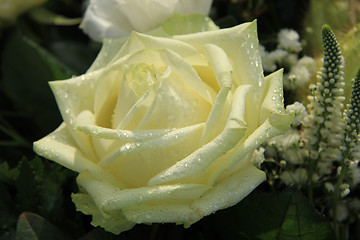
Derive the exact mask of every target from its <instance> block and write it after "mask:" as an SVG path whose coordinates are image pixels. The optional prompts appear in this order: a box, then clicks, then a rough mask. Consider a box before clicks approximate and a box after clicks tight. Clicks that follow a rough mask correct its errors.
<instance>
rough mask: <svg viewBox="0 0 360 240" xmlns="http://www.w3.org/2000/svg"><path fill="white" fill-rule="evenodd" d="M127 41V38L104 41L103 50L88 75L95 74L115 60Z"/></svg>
mask: <svg viewBox="0 0 360 240" xmlns="http://www.w3.org/2000/svg"><path fill="white" fill-rule="evenodd" d="M127 40H128V38H127V37H123V38H118V39H104V40H103V45H102V47H101V50H100V52H99V54H98V56H97V57H96V59H95V61H94V62H93V64H92V65H91V67H90V68H89V70H88V71H87V73H90V72H94V71H96V70H99V69H100V68H103V67H105V66H107V65H108V64H109V63H110V62H111V61H112V60H113V59H114V57H115V56H116V55H117V53H118V52H119V51H120V49H121V47H122V46H123V45H124V44H125V42H126V41H127Z"/></svg>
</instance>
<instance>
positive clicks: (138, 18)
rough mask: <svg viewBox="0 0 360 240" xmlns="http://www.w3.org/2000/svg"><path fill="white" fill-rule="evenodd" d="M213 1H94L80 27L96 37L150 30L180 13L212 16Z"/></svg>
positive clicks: (90, 4) (115, 36)
mask: <svg viewBox="0 0 360 240" xmlns="http://www.w3.org/2000/svg"><path fill="white" fill-rule="evenodd" d="M211 4H212V0H196V1H194V0H165V1H164V0H151V1H150V0H107V1H101V0H90V2H89V5H88V7H87V9H86V12H85V16H84V19H83V21H82V23H81V25H80V28H82V29H83V30H84V32H85V33H86V34H88V35H89V36H90V37H91V38H92V39H94V40H96V41H101V40H102V39H104V38H119V37H124V36H128V35H130V33H131V32H132V31H137V32H147V31H150V30H152V29H154V28H156V27H157V26H159V25H160V24H161V23H162V22H164V21H165V20H167V19H168V18H169V17H171V16H172V15H173V14H174V13H179V14H183V15H186V14H197V13H198V14H204V15H208V14H209V11H210V7H211Z"/></svg>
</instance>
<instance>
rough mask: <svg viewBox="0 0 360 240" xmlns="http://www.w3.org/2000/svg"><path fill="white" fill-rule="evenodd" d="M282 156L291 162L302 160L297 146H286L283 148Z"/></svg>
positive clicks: (298, 162) (299, 162)
mask: <svg viewBox="0 0 360 240" xmlns="http://www.w3.org/2000/svg"><path fill="white" fill-rule="evenodd" d="M283 155H284V156H283V157H284V159H285V160H286V161H288V162H290V163H292V164H301V163H303V162H304V159H303V157H302V154H301V152H300V151H299V149H298V148H288V149H285V150H284V153H283Z"/></svg>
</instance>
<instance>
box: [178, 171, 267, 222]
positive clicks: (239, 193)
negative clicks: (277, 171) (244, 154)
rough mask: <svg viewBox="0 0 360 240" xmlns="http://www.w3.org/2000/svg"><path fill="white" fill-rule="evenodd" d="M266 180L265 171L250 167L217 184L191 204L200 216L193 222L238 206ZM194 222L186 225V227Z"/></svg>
mask: <svg viewBox="0 0 360 240" xmlns="http://www.w3.org/2000/svg"><path fill="white" fill-rule="evenodd" d="M265 179H266V175H265V173H264V172H263V171H261V170H259V169H257V168H256V167H254V166H252V165H249V166H248V167H246V168H244V169H243V170H241V171H239V172H238V173H235V174H234V175H232V176H230V177H228V178H227V179H225V180H223V181H222V182H220V183H218V184H216V185H215V186H214V188H213V189H211V190H210V191H209V192H207V193H206V194H205V195H204V196H202V197H201V198H199V199H197V200H195V201H194V203H193V204H191V209H193V210H194V211H195V212H197V213H198V215H199V216H200V217H199V218H198V219H195V220H193V222H196V221H198V220H199V219H201V218H202V217H203V216H206V215H209V214H211V213H213V212H215V211H217V210H220V209H224V208H227V207H231V206H233V205H235V204H237V203H238V202H240V201H241V200H242V199H243V198H245V197H246V196H247V195H249V193H250V192H252V191H253V190H254V189H255V188H256V187H257V186H258V185H259V184H260V183H261V182H263V181H264V180H265ZM193 222H188V223H186V224H185V227H186V226H189V225H190V224H192V223H193Z"/></svg>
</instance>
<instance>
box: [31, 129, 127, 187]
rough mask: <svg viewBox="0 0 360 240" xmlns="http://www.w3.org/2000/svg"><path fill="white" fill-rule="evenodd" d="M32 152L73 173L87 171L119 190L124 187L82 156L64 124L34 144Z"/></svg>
mask: <svg viewBox="0 0 360 240" xmlns="http://www.w3.org/2000/svg"><path fill="white" fill-rule="evenodd" d="M34 151H35V152H36V153H37V154H39V155H40V156H42V157H44V158H47V159H50V160H53V161H55V162H57V163H59V164H61V165H62V166H64V167H66V168H69V169H71V170H73V171H76V172H83V171H89V172H90V174H91V175H92V176H94V177H95V178H97V179H104V180H106V181H108V182H110V183H112V184H114V185H115V186H118V187H120V188H123V187H125V186H124V185H122V184H121V183H120V182H119V181H117V180H116V179H115V178H114V177H112V176H111V175H110V174H109V173H108V172H106V171H105V170H104V169H102V168H100V167H99V166H98V165H96V164H94V163H93V162H92V161H90V160H89V159H87V158H86V157H85V156H84V155H83V153H82V152H81V151H80V150H79V149H78V146H77V144H76V143H75V141H74V139H73V138H72V136H71V134H70V133H69V131H68V129H67V127H66V125H65V124H64V123H63V124H61V125H60V127H59V128H58V129H56V130H55V131H54V132H52V133H51V134H49V135H48V136H46V137H44V138H42V139H40V140H39V141H36V142H34Z"/></svg>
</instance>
